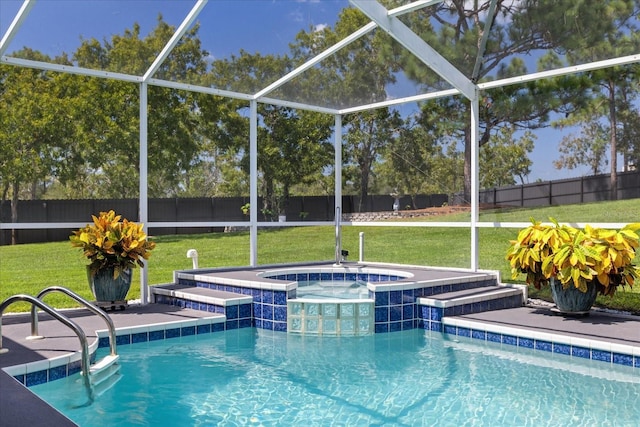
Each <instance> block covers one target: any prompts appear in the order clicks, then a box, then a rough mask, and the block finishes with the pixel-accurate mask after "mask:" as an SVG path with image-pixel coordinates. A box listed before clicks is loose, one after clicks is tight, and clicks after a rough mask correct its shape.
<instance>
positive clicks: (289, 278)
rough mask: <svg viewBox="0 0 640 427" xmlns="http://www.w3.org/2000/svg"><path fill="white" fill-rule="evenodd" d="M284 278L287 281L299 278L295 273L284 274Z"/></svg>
mask: <svg viewBox="0 0 640 427" xmlns="http://www.w3.org/2000/svg"><path fill="white" fill-rule="evenodd" d="M285 280H288V281H289V282H295V281H296V280H300V279H298V276H297V275H296V274H287V275H285Z"/></svg>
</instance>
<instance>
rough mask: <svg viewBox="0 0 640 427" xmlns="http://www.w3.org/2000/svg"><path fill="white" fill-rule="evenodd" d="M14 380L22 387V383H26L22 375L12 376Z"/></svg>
mask: <svg viewBox="0 0 640 427" xmlns="http://www.w3.org/2000/svg"><path fill="white" fill-rule="evenodd" d="M13 378H15V379H16V380H18V382H19V383H20V384H22V385H24V382H25V381H26V379H25V377H24V375H14V377H13Z"/></svg>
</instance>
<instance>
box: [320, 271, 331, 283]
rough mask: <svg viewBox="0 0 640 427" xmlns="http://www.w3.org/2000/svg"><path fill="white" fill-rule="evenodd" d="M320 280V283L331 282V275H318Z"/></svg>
mask: <svg viewBox="0 0 640 427" xmlns="http://www.w3.org/2000/svg"><path fill="white" fill-rule="evenodd" d="M320 280H322V281H327V280H331V273H320Z"/></svg>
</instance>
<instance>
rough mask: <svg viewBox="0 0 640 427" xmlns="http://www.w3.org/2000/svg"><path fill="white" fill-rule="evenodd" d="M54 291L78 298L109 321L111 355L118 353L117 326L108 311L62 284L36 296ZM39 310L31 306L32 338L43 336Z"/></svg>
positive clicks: (50, 287)
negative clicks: (41, 334)
mask: <svg viewBox="0 0 640 427" xmlns="http://www.w3.org/2000/svg"><path fill="white" fill-rule="evenodd" d="M52 292H62V293H63V294H65V295H68V296H70V297H71V298H73V299H74V300H76V301H77V302H79V303H80V304H82V305H83V306H85V307H86V308H87V309H88V310H89V311H91V312H92V313H94V314H97V315H98V316H100V317H102V318H103V319H104V321H105V322H106V323H107V329H108V330H109V350H110V352H111V356H115V355H116V354H117V352H116V328H115V326H114V325H113V321H112V320H111V317H109V315H108V314H107V313H105V312H104V311H102V310H100V309H99V308H98V307H96V306H95V305H93V304H91V303H90V302H89V301H87V300H86V299H84V298H82V297H81V296H80V295H78V294H76V293H75V292H73V291H71V290H69V289H67V288H64V287H62V286H49V287H48V288H46V289H43V290H41V291H40V293H39V294H38V296H37V297H36V298H38V299H39V300H41V299H42V298H43V297H44V296H45V295H47V294H50V293H52ZM37 310H38V309H37V308H36V306H35V305H32V306H31V337H29V338H30V339H40V338H42V337H41V336H40V335H39V334H38V313H37Z"/></svg>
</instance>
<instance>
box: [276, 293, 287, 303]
mask: <svg viewBox="0 0 640 427" xmlns="http://www.w3.org/2000/svg"><path fill="white" fill-rule="evenodd" d="M273 303H274V304H275V305H287V293H286V292H284V291H275V292H274V293H273Z"/></svg>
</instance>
